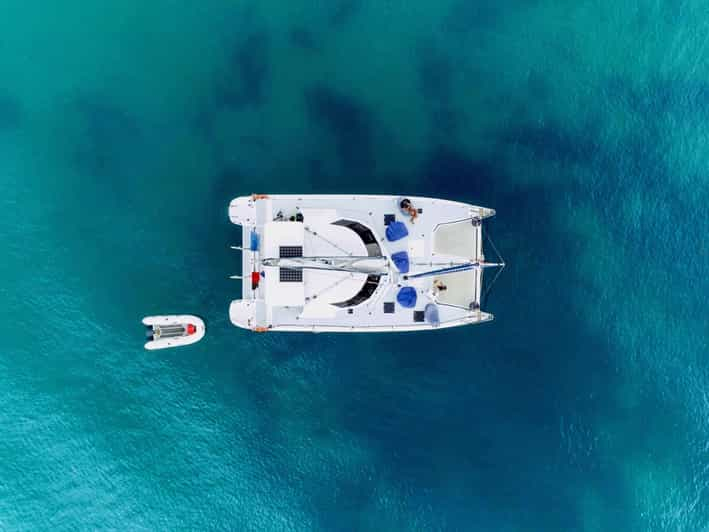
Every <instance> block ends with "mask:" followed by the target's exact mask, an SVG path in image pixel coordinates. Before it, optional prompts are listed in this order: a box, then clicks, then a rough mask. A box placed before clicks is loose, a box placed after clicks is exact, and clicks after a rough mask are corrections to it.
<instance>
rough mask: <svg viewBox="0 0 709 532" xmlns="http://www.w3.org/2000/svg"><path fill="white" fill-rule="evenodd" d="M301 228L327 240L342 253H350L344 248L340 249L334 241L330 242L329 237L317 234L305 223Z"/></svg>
mask: <svg viewBox="0 0 709 532" xmlns="http://www.w3.org/2000/svg"><path fill="white" fill-rule="evenodd" d="M303 229H305V230H306V231H307V232H308V233H310V234H311V235H313V236H317V237H318V238H320V239H322V240H324V241H325V242H327V243H328V244H330V245H331V246H332V247H334V248H337V249H338V250H340V251H342V253H344V254H345V255H352V253H350V252H349V251H347V250H346V249H342V248H341V247H340V246H338V245H337V244H335V243H334V242H332V241H331V240H329V239H327V238H325V237H324V236H322V235H320V234H318V233H317V232H315V231H313V230H311V229H310V227H308V226H307V225H306V226H303Z"/></svg>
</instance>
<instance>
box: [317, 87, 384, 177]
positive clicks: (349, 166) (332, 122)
mask: <svg viewBox="0 0 709 532" xmlns="http://www.w3.org/2000/svg"><path fill="white" fill-rule="evenodd" d="M305 101H306V109H307V113H308V117H309V119H310V120H311V121H312V122H313V123H315V124H316V125H318V126H319V127H321V128H322V129H323V130H325V131H326V132H327V133H329V134H330V135H331V136H332V138H333V140H334V143H335V148H336V150H337V156H338V159H339V161H340V165H341V170H342V172H343V173H351V174H357V173H360V174H361V173H366V174H369V173H371V172H372V171H373V170H374V166H375V161H374V146H373V139H372V136H373V131H374V119H373V117H372V113H371V111H370V110H369V109H368V108H367V107H365V106H364V105H363V104H361V103H359V102H357V101H356V100H354V99H353V98H351V97H349V96H347V95H345V94H343V93H341V92H339V91H336V90H333V89H331V88H328V87H325V86H317V87H315V88H312V89H309V90H307V91H306V93H305Z"/></svg>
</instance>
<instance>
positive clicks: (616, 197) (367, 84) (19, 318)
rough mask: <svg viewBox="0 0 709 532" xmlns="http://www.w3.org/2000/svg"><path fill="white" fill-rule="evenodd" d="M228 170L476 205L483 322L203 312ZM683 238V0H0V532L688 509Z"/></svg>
mask: <svg viewBox="0 0 709 532" xmlns="http://www.w3.org/2000/svg"><path fill="white" fill-rule="evenodd" d="M252 192H270V193H296V192H300V193H354V192H357V193H393V194H411V195H425V196H436V197H443V198H450V199H456V200H461V201H466V202H470V203H475V204H480V205H484V206H488V207H492V208H494V209H496V210H497V216H496V217H495V218H493V219H492V220H490V223H489V224H488V227H489V229H490V232H491V235H492V236H493V238H494V240H495V242H496V244H497V247H498V248H499V249H500V251H501V253H502V255H503V256H504V258H505V259H506V261H507V263H508V267H507V268H506V269H505V271H504V273H503V275H502V276H501V277H500V280H499V281H498V282H497V284H496V285H495V287H494V289H493V291H492V293H491V294H490V296H489V299H488V301H487V303H486V308H487V309H488V310H490V311H491V312H493V313H494V314H495V316H496V319H495V321H494V322H492V323H488V324H484V325H480V326H475V327H462V328H458V329H454V330H450V329H449V330H445V331H438V332H433V333H405V334H388V335H374V334H372V335H334V334H321V335H308V334H275V333H274V334H266V335H253V334H250V333H247V332H245V331H242V330H240V329H237V328H234V327H232V326H231V325H230V323H229V320H228V316H227V311H228V305H229V302H230V300H231V299H235V298H238V297H239V295H240V288H239V285H238V284H236V283H234V282H233V281H229V280H228V279H227V277H228V276H229V275H231V274H235V273H239V269H240V266H239V261H238V256H237V255H235V254H234V252H231V251H230V250H229V249H228V246H229V245H230V244H238V243H239V242H240V234H239V231H238V229H237V228H236V227H235V226H232V225H230V224H229V222H228V219H227V204H228V202H229V200H230V199H232V198H233V197H235V196H237V195H244V194H249V193H252ZM708 234H709V11H707V3H706V1H699V0H676V1H657V0H636V1H633V2H612V1H610V0H596V1H594V0H575V1H573V2H559V1H553V0H508V1H499V2H493V1H483V0H435V1H434V0H426V1H424V0H328V1H314V0H293V1H284V0H260V1H258V2H256V1H253V2H241V1H237V0H229V1H227V0H207V1H204V2H185V1H177V0H151V1H150V2H138V1H136V0H102V1H95V0H63V1H60V2H49V1H46V0H45V1H38V0H3V1H2V3H1V5H0V338H2V342H1V345H0V529H1V530H9V531H14V530H22V531H24V530H28V531H29V530H32V531H34V530H51V531H64V530H105V529H112V530H160V531H163V530H236V531H327V532H330V531H332V532H336V531H373V532H387V531H477V530H481V531H502V532H512V531H543V532H546V531H603V532H606V531H624V532H625V531H655V530H657V531H707V530H709V346H708V345H707V338H708V337H709V319H708V318H707V301H708V300H709V252H708V249H709V248H708V243H707V242H708V237H707V235H708ZM166 313H191V314H198V315H201V316H203V317H204V318H205V320H206V321H207V325H208V334H207V336H206V337H205V339H204V340H203V341H202V342H201V343H199V344H197V345H195V346H191V347H189V348H184V349H175V350H168V351H159V352H147V351H145V350H144V349H143V347H142V345H143V341H144V336H143V328H142V326H141V324H140V319H141V318H142V317H143V316H145V315H150V314H166Z"/></svg>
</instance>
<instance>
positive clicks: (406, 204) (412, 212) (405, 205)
mask: <svg viewBox="0 0 709 532" xmlns="http://www.w3.org/2000/svg"><path fill="white" fill-rule="evenodd" d="M399 207H401V210H402V211H405V212H406V213H407V214H408V215H409V216H411V223H414V222H415V220H416V218H417V217H418V215H419V213H418V211H417V210H416V209H415V208H414V206H413V205H412V204H411V200H410V199H409V198H404V199H403V200H401V203H399Z"/></svg>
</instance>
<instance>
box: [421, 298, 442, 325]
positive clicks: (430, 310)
mask: <svg viewBox="0 0 709 532" xmlns="http://www.w3.org/2000/svg"><path fill="white" fill-rule="evenodd" d="M423 315H424V317H425V318H426V321H427V322H428V323H430V324H431V325H433V326H434V327H438V325H439V324H440V323H441V318H440V317H439V316H438V307H437V306H436V304H435V303H429V304H428V305H426V307H425V308H424V309H423Z"/></svg>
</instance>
